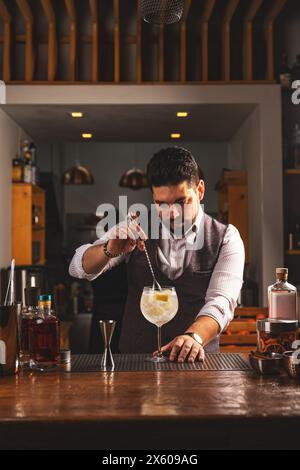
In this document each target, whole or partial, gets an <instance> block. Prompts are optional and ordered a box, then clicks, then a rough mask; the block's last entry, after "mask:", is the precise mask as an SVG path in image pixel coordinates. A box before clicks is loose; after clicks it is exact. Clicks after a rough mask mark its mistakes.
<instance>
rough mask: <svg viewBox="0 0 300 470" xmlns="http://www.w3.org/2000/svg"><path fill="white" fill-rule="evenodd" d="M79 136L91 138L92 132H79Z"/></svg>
mask: <svg viewBox="0 0 300 470" xmlns="http://www.w3.org/2000/svg"><path fill="white" fill-rule="evenodd" d="M81 136H82V137H83V138H84V139H91V138H92V137H93V134H91V133H90V132H83V133H82V134H81Z"/></svg>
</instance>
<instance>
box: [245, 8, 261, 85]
mask: <svg viewBox="0 0 300 470" xmlns="http://www.w3.org/2000/svg"><path fill="white" fill-rule="evenodd" d="M262 2H263V0H252V2H251V4H250V7H249V9H248V11H247V13H246V16H245V22H244V33H243V36H244V39H243V50H244V54H243V56H244V62H243V76H244V80H248V81H251V80H253V57H252V56H253V44H252V30H253V20H254V18H255V15H256V13H257V12H258V10H259V8H260V7H261V4H262Z"/></svg>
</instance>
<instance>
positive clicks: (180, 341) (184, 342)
mask: <svg viewBox="0 0 300 470" xmlns="http://www.w3.org/2000/svg"><path fill="white" fill-rule="evenodd" d="M165 351H171V352H170V355H169V359H170V361H174V360H175V359H176V358H177V357H178V362H184V360H185V359H186V358H187V357H188V361H189V362H194V361H204V359H205V353H204V349H203V347H202V346H201V344H199V343H198V342H197V341H195V340H194V339H193V338H191V337H190V336H188V335H180V336H176V338H174V339H173V340H172V341H171V342H170V343H168V344H166V345H165V346H163V347H162V348H161V352H165ZM157 353H158V351H155V352H154V353H153V356H156V355H157Z"/></svg>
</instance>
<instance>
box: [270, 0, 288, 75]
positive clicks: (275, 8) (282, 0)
mask: <svg viewBox="0 0 300 470" xmlns="http://www.w3.org/2000/svg"><path fill="white" fill-rule="evenodd" d="M285 4H286V0H274V1H273V2H272V7H271V9H270V11H269V13H268V14H267V17H266V19H265V37H266V48H267V80H273V79H274V22H275V20H276V18H277V16H278V15H279V13H280V11H281V10H282V8H283V7H284V5H285Z"/></svg>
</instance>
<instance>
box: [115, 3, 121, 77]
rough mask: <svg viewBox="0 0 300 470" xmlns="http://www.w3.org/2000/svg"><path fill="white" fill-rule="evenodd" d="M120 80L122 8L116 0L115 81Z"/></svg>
mask: <svg viewBox="0 0 300 470" xmlns="http://www.w3.org/2000/svg"><path fill="white" fill-rule="evenodd" d="M119 81H120V8H119V0H114V82H115V83H119Z"/></svg>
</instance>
